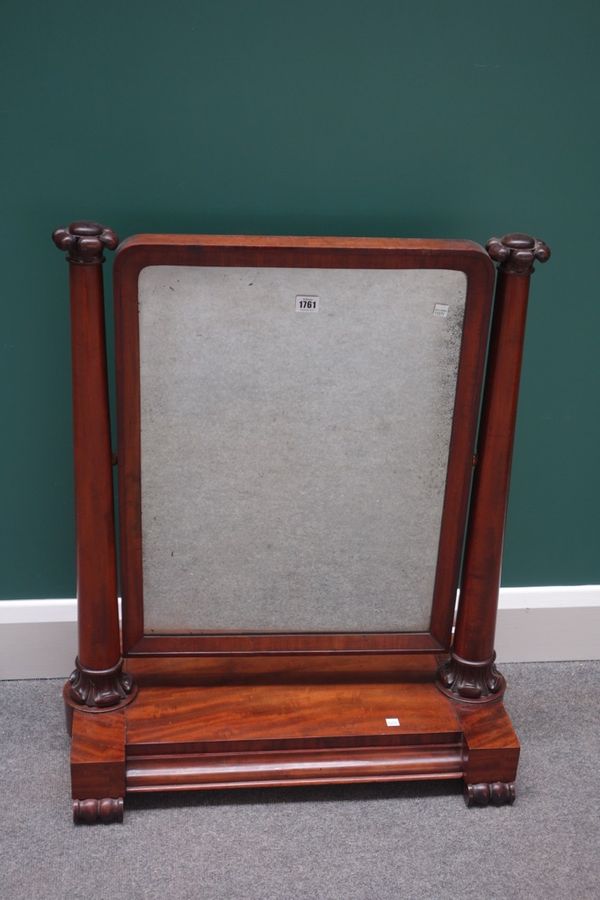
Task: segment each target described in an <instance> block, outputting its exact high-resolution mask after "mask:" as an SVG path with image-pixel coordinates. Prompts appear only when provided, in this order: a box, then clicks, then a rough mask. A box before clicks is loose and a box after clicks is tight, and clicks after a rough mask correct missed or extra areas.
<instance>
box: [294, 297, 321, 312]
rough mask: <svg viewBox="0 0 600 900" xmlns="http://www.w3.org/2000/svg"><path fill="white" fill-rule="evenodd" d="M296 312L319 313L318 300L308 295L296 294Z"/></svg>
mask: <svg viewBox="0 0 600 900" xmlns="http://www.w3.org/2000/svg"><path fill="white" fill-rule="evenodd" d="M296 312H319V298H318V297H314V296H311V295H310V294H298V295H297V296H296Z"/></svg>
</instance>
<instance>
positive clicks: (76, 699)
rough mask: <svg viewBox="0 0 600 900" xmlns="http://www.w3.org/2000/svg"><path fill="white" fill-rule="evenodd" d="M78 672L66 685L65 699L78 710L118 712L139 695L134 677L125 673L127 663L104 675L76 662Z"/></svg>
mask: <svg viewBox="0 0 600 900" xmlns="http://www.w3.org/2000/svg"><path fill="white" fill-rule="evenodd" d="M75 666H76V668H75V670H74V671H73V672H72V673H71V676H70V678H69V680H68V682H67V684H66V686H65V700H66V701H67V703H70V704H72V705H73V706H75V707H76V708H77V707H85V708H87V709H88V710H93V709H115V708H117V707H119V706H125V705H126V704H127V703H130V702H131V700H133V698H134V697H135V695H136V687H135V685H134V683H133V678H132V677H131V675H128V674H127V672H123V669H122V666H123V661H122V660H119V662H118V663H117V665H116V666H113V668H112V669H106V670H104V671H102V672H95V671H90V670H89V669H84V668H83V667H82V666H81V665H80V663H79V660H78V659H77V660H75Z"/></svg>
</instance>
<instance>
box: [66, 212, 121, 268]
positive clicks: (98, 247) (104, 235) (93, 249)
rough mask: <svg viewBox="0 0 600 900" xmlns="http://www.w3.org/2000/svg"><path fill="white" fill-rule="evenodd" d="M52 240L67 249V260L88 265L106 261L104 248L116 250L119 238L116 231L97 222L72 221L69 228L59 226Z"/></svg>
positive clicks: (96, 264) (97, 264)
mask: <svg viewBox="0 0 600 900" xmlns="http://www.w3.org/2000/svg"><path fill="white" fill-rule="evenodd" d="M52 240H53V241H54V243H55V244H56V246H57V247H58V249H59V250H66V251H67V261H68V262H71V263H77V264H79V265H86V266H99V265H101V264H102V263H103V262H104V256H103V253H104V249H105V248H107V249H108V250H114V249H115V247H116V246H117V244H118V243H119V239H118V237H117V235H116V234H115V232H114V231H112V229H110V228H105V227H104V225H98V223H97V222H72V223H71V224H70V225H69V227H68V228H57V229H56V231H55V232H53V234H52Z"/></svg>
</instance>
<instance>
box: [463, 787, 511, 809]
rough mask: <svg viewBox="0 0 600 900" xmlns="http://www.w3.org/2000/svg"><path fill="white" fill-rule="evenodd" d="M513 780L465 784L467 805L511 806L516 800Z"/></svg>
mask: <svg viewBox="0 0 600 900" xmlns="http://www.w3.org/2000/svg"><path fill="white" fill-rule="evenodd" d="M515 797H516V793H515V785H514V782H513V781H508V782H507V781H492V782H491V783H490V784H487V783H486V782H483V783H481V784H465V803H466V804H467V806H489V804H490V803H491V804H492V805H493V806H505V805H509V806H511V805H512V804H513V803H514V802H515Z"/></svg>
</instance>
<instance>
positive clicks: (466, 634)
mask: <svg viewBox="0 0 600 900" xmlns="http://www.w3.org/2000/svg"><path fill="white" fill-rule="evenodd" d="M486 249H487V251H488V253H489V255H490V257H491V258H492V259H493V260H494V261H495V262H497V263H498V278H497V282H496V293H495V298H494V312H493V318H492V328H491V335H490V345H489V351H488V361H487V368H486V377H485V386H484V393H483V405H482V411H481V422H480V427H479V446H478V449H477V465H476V468H475V472H474V477H473V490H472V496H471V505H470V514H469V524H468V527H467V540H466V547H465V554H464V561H463V571H462V580H461V588H460V599H459V604H458V613H457V620H456V630H455V634H454V643H453V647H452V652H451V656H450V659H449V660H447V661H446V662H445V663H443V664H442V666H441V667H440V669H439V671H438V682H437V683H438V687H439V688H440V690H442V691H443V692H444V693H445V694H448V695H449V696H451V697H453V698H454V699H456V700H460V701H471V702H480V703H481V702H488V701H491V700H496V699H498V698H499V697H501V696H502V694H503V692H504V688H505V681H504V678H503V676H502V675H501V674H500V673H499V672H498V670H497V669H496V666H495V662H494V661H495V655H496V654H495V652H494V637H495V630H496V614H497V608H498V591H499V588H500V572H501V563H502V546H503V539H504V525H505V520H506V510H507V505H508V488H509V480H510V467H511V460H512V449H513V439H514V432H515V421H516V413H517V399H518V391H519V380H520V374H521V359H522V351H523V339H524V334H525V320H526V315H527V300H528V295H529V281H530V278H531V275H532V273H533V264H534V262H535V261H536V260H537V261H538V262H546V260H547V259H549V257H550V250H549V248H548V247H547V246H546V244H544V243H543V241H538V240H536V239H534V238H532V237H529V236H528V235H524V234H508V235H505V236H504V237H503V238H492V239H491V240H490V241H488V243H487V245H486Z"/></svg>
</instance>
